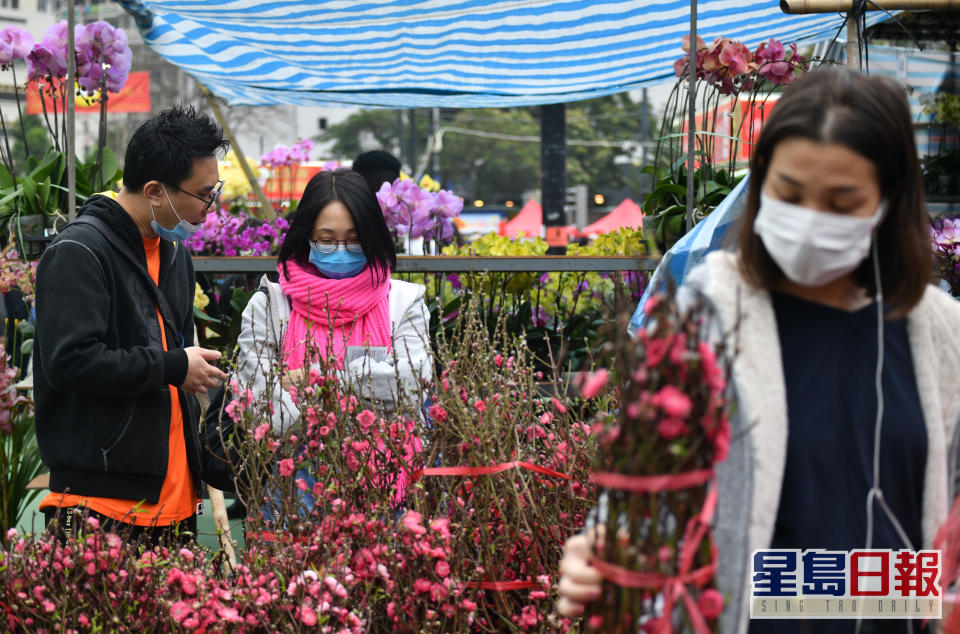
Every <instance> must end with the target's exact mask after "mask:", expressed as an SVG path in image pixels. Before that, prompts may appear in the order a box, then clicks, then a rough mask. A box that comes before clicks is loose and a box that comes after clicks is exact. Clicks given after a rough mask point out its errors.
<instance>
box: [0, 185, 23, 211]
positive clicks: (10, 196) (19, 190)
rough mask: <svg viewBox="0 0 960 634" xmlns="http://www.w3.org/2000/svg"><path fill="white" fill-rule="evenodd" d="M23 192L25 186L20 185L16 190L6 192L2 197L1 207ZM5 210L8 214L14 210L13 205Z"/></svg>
mask: <svg viewBox="0 0 960 634" xmlns="http://www.w3.org/2000/svg"><path fill="white" fill-rule="evenodd" d="M22 193H23V187H20V186H18V187H17V188H16V189H15V190H13V191H12V192H10V193H8V194H6V195H5V196H4V197H3V198H0V207H3V206H4V205H6V204H7V203H9V202H10V201H12V200H13V199H14V198H16V197H17V196H20V195H21V194H22ZM5 211H6V213H7V214H10V213H12V212H13V207H11V208H10V209H8V210H5Z"/></svg>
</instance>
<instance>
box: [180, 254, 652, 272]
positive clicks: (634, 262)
mask: <svg viewBox="0 0 960 634" xmlns="http://www.w3.org/2000/svg"><path fill="white" fill-rule="evenodd" d="M659 262H660V258H659V257H654V256H590V257H586V256H583V257H580V256H565V255H524V256H454V255H443V256H438V255H426V256H419V255H401V256H398V257H397V270H396V271H395V272H396V273H461V272H469V271H500V272H508V273H523V272H530V273H547V272H550V271H652V270H654V269H655V268H657V264H659ZM193 268H194V270H195V271H197V272H198V273H270V272H273V271H276V270H277V259H276V258H275V257H271V256H247V257H194V258H193Z"/></svg>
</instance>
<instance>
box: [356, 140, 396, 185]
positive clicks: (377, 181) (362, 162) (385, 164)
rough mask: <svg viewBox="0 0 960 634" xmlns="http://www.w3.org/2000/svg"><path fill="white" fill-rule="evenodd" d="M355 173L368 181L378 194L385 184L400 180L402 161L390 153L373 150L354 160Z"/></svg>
mask: <svg viewBox="0 0 960 634" xmlns="http://www.w3.org/2000/svg"><path fill="white" fill-rule="evenodd" d="M353 171H355V172H357V173H359V174H360V175H361V176H363V177H364V178H365V179H367V183H368V184H369V185H370V189H371V191H373V192H374V193H376V192H378V191H380V187H381V186H382V185H383V184H384V183H392V182H393V181H395V180H397V179H398V178H400V161H398V160H397V158H396V157H395V156H394V155H393V154H390V153H389V152H384V151H383V150H371V151H369V152H364V153H363V154H361V155H360V156H358V157H357V158H355V159H353Z"/></svg>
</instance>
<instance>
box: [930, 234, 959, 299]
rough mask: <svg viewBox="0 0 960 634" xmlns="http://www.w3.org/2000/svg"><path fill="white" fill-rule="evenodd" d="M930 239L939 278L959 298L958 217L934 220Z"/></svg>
mask: <svg viewBox="0 0 960 634" xmlns="http://www.w3.org/2000/svg"><path fill="white" fill-rule="evenodd" d="M930 239H931V241H932V243H933V245H932V246H933V254H934V258H935V261H936V268H937V271H938V273H939V274H940V279H941V280H942V281H943V282H946V284H947V285H948V286H949V287H950V288H949V290H950V294H951V295H953V296H954V297H956V298H957V299H960V218H953V219H951V218H943V219H938V220H935V221H934V222H933V225H932V226H931V227H930Z"/></svg>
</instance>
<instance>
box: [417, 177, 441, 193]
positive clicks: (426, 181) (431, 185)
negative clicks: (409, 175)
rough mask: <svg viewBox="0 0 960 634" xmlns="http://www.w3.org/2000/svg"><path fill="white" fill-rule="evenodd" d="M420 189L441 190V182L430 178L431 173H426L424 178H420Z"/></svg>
mask: <svg viewBox="0 0 960 634" xmlns="http://www.w3.org/2000/svg"><path fill="white" fill-rule="evenodd" d="M420 189H425V190H427V191H428V192H438V191H440V183H438V182H437V181H435V180H433V179H432V178H430V175H429V174H424V175H423V178H421V179H420Z"/></svg>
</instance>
